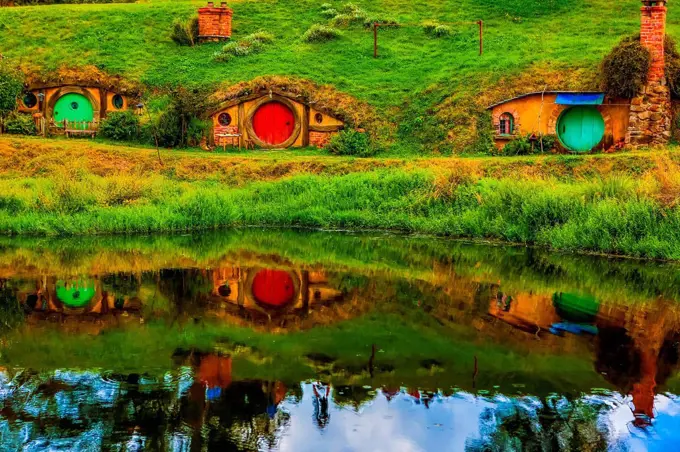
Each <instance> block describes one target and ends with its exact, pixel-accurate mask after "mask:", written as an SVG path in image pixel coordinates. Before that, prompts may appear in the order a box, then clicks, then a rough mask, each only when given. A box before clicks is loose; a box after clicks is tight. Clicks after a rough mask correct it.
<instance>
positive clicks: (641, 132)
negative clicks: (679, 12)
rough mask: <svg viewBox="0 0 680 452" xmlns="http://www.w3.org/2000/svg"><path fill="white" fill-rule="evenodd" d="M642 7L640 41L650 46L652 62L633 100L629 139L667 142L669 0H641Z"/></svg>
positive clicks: (644, 142) (633, 142)
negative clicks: (667, 20) (644, 80)
mask: <svg viewBox="0 0 680 452" xmlns="http://www.w3.org/2000/svg"><path fill="white" fill-rule="evenodd" d="M640 11H641V18H640V44H642V46H643V47H645V48H646V49H647V50H649V53H650V55H651V64H650V66H649V73H648V74H647V83H646V84H645V86H644V88H643V91H642V93H640V95H639V96H638V97H635V98H633V99H632V101H631V109H630V120H629V125H628V133H627V136H626V143H628V144H630V145H632V146H634V147H635V146H641V145H649V144H651V145H661V144H666V143H668V140H669V138H670V136H671V133H670V126H671V120H670V108H671V106H670V90H669V89H668V86H667V84H666V76H665V66H666V60H665V56H664V41H665V39H666V13H667V9H666V0H642V8H641V9H640Z"/></svg>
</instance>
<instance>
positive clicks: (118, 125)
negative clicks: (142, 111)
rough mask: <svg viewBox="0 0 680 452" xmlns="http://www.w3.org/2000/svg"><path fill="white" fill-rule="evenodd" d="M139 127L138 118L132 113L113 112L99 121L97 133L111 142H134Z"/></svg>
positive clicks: (137, 135) (137, 136)
mask: <svg viewBox="0 0 680 452" xmlns="http://www.w3.org/2000/svg"><path fill="white" fill-rule="evenodd" d="M139 127H140V125H139V116H137V115H136V114H134V113H133V112H132V111H130V110H126V111H114V112H111V113H109V114H108V115H107V116H106V118H104V119H103V120H102V121H101V124H100V125H99V133H100V134H101V136H103V137H104V138H110V139H112V140H121V141H134V140H136V139H137V138H139Z"/></svg>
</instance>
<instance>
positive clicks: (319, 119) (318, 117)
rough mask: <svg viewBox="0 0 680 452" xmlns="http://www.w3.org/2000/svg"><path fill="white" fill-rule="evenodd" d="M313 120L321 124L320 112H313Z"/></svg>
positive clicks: (321, 116)
mask: <svg viewBox="0 0 680 452" xmlns="http://www.w3.org/2000/svg"><path fill="white" fill-rule="evenodd" d="M314 121H316V123H317V124H321V123H322V122H323V115H322V114H321V113H317V114H315V115H314Z"/></svg>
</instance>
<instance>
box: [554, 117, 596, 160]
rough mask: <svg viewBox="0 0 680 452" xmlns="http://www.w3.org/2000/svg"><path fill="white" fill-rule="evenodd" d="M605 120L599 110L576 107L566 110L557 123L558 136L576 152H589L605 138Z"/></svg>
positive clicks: (564, 144) (563, 143)
mask: <svg viewBox="0 0 680 452" xmlns="http://www.w3.org/2000/svg"><path fill="white" fill-rule="evenodd" d="M604 129H605V127H604V118H603V117H602V114H601V113H600V112H599V111H598V109H597V108H595V107H592V106H576V107H571V108H569V109H567V110H565V111H564V112H563V113H562V115H561V116H560V118H559V120H558V121H557V136H558V137H559V139H560V142H561V143H562V145H563V146H564V147H565V148H567V149H569V150H570V151H574V152H588V151H590V150H591V149H593V148H594V147H595V146H597V145H598V144H599V143H600V142H601V141H602V138H603V137H604Z"/></svg>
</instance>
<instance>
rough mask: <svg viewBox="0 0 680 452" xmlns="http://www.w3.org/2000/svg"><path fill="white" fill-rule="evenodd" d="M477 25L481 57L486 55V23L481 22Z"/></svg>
mask: <svg viewBox="0 0 680 452" xmlns="http://www.w3.org/2000/svg"><path fill="white" fill-rule="evenodd" d="M477 23H478V24H479V55H480V56H481V55H482V54H483V53H484V21H483V20H479V21H478V22H477Z"/></svg>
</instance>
